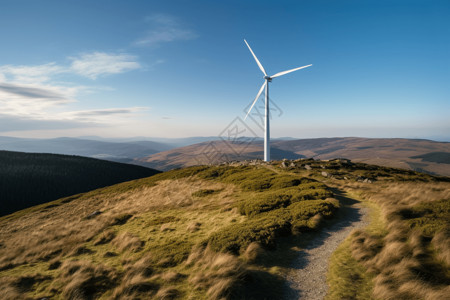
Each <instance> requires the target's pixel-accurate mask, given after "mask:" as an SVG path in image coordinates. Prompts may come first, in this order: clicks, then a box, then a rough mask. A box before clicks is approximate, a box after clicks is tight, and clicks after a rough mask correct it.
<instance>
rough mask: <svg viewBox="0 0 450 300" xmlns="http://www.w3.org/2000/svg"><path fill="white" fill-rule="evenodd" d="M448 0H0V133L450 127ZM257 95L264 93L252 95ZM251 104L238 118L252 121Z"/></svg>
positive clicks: (367, 131)
mask: <svg viewBox="0 0 450 300" xmlns="http://www.w3.org/2000/svg"><path fill="white" fill-rule="evenodd" d="M449 16H450V2H449V1H447V0H444V1H438V0H436V1H429V0H422V1H417V0H405V1H396V0H392V1H380V0H378V1H371V0H366V1H360V0H355V1H347V0H341V1H332V0H330V1H321V0H316V1H111V0H109V1H92V0H91V1H79V0H78V1H45V0H43V1H31V0H30V1H23V0H0V41H1V44H0V45H1V47H0V135H10V136H22V137H58V136H86V135H98V136H103V137H131V136H147V137H187V136H215V135H218V134H219V133H221V132H222V131H223V130H224V129H227V128H229V126H230V122H232V121H233V120H235V118H236V117H240V118H243V117H244V116H245V108H246V107H247V106H248V105H249V104H250V103H251V102H252V100H253V98H254V97H255V96H256V93H257V92H258V89H259V87H260V85H261V84H262V83H263V79H262V74H261V72H260V71H259V69H258V67H257V65H256V63H255V62H254V60H253V58H252V56H251V54H250V52H249V51H248V49H247V47H246V46H245V44H244V41H243V39H244V38H246V39H247V41H248V42H249V44H250V45H251V47H252V48H253V50H254V52H255V54H256V55H257V56H258V58H259V59H260V61H261V63H262V64H263V65H264V67H265V69H266V70H267V72H268V73H269V74H274V73H277V72H279V71H283V70H286V69H291V68H294V67H298V66H303V65H307V64H313V66H312V67H310V68H306V69H303V70H299V71H297V72H294V73H291V74H288V75H285V76H283V77H281V78H276V79H274V80H273V82H272V84H271V85H270V96H271V99H272V101H273V102H274V104H275V105H274V106H273V107H278V108H279V110H278V111H274V112H273V113H272V123H271V129H272V136H273V137H282V136H291V137H298V138H310V137H334V136H364V137H408V138H411V137H414V138H432V139H440V140H450V118H449V115H450V114H449V113H450V84H449V79H450V55H449V54H450V18H449ZM261 105H262V102H261ZM257 119H258V118H257V116H255V115H254V116H253V118H249V119H247V125H248V126H249V128H251V129H252V130H253V131H254V132H255V133H256V134H257V135H259V136H262V131H261V129H260V128H259V126H258V124H257V122H256V121H257Z"/></svg>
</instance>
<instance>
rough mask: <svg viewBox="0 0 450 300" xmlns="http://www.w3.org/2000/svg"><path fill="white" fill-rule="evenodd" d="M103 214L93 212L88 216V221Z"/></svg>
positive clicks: (97, 211)
mask: <svg viewBox="0 0 450 300" xmlns="http://www.w3.org/2000/svg"><path fill="white" fill-rule="evenodd" d="M101 213H102V212H101V211H99V210H96V211H93V212H91V213H90V214H89V215H87V216H86V219H92V218H94V217H95V216H97V215H99V214H101Z"/></svg>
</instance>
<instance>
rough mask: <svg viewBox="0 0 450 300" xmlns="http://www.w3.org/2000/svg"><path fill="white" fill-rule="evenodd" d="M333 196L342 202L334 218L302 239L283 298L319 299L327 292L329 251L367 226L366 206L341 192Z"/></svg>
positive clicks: (288, 276) (331, 251)
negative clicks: (335, 219) (311, 235)
mask: <svg viewBox="0 0 450 300" xmlns="http://www.w3.org/2000/svg"><path fill="white" fill-rule="evenodd" d="M337 195H338V198H339V200H340V202H341V205H342V206H341V208H340V213H339V216H338V218H337V221H336V222H335V223H333V224H331V225H328V226H326V227H324V228H322V230H321V232H320V233H319V234H318V235H317V234H316V235H315V236H314V237H311V238H310V239H307V241H305V245H304V247H302V251H301V252H300V255H299V257H298V258H297V259H296V260H295V262H294V264H293V265H292V266H291V268H292V269H293V271H292V272H290V273H289V274H288V275H287V278H286V279H287V282H288V286H287V287H286V299H307V300H316V299H323V298H324V297H325V295H326V294H327V291H328V285H327V282H326V274H327V271H328V263H329V260H330V256H331V254H332V253H333V252H334V251H335V250H336V248H337V247H338V246H339V244H341V243H342V242H343V241H344V240H345V238H346V237H347V236H348V235H349V234H350V233H351V231H352V230H354V229H357V228H363V227H365V226H367V225H368V222H369V217H368V208H366V207H363V206H362V205H361V203H360V202H358V201H356V200H354V199H351V198H348V197H346V195H344V194H339V192H338V194H337Z"/></svg>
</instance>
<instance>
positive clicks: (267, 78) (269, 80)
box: [264, 75, 272, 82]
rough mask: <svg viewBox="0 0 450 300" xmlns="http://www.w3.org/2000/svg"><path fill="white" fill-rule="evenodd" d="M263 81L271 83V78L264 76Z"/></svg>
mask: <svg viewBox="0 0 450 300" xmlns="http://www.w3.org/2000/svg"><path fill="white" fill-rule="evenodd" d="M264 79H265V80H267V81H268V82H272V77H270V76H268V75H266V76H264Z"/></svg>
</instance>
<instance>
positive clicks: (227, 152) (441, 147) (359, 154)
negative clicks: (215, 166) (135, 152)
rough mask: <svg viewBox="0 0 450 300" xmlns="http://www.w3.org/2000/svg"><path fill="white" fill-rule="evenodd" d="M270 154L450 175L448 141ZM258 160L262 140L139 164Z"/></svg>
mask: <svg viewBox="0 0 450 300" xmlns="http://www.w3.org/2000/svg"><path fill="white" fill-rule="evenodd" d="M271 152H272V158H273V159H283V158H287V159H296V158H304V157H308V158H316V159H333V158H348V159H351V160H354V161H357V162H365V163H369V164H376V165H382V166H388V167H396V168H403V169H410V170H415V171H420V172H425V173H429V174H438V175H444V176H450V143H448V142H435V141H430V140H421V139H370V138H356V137H347V138H318V139H301V140H278V141H273V142H272V144H271ZM255 158H258V159H262V158H263V144H262V141H260V140H257V141H252V142H245V141H244V140H242V141H238V142H228V141H212V142H203V143H199V144H195V145H190V146H186V147H182V148H176V149H171V150H168V151H163V152H160V153H156V154H152V155H149V156H148V157H146V158H141V159H138V161H141V162H143V163H145V165H146V166H149V167H152V168H155V169H158V170H169V169H173V168H178V167H185V166H191V165H196V164H209V163H217V162H220V161H223V160H248V159H255ZM135 163H137V162H135Z"/></svg>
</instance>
